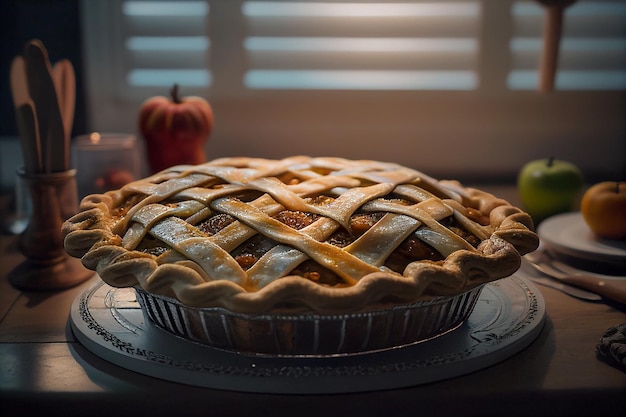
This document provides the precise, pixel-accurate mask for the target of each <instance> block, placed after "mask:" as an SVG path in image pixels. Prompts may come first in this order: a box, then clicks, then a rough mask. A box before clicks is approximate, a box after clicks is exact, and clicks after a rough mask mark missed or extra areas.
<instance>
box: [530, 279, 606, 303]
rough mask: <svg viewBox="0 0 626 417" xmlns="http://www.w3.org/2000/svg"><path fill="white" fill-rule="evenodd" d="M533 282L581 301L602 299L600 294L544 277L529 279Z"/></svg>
mask: <svg viewBox="0 0 626 417" xmlns="http://www.w3.org/2000/svg"><path fill="white" fill-rule="evenodd" d="M528 278H529V279H530V280H531V281H532V282H535V283H537V284H539V285H543V286H546V287H550V288H554V289H556V290H559V291H561V292H563V293H565V294H567V295H571V296H572V297H575V298H579V299H581V300H586V301H600V300H601V299H602V297H600V296H599V295H598V294H594V293H592V292H589V291H585V290H581V289H579V288H576V287H573V286H571V285H567V284H561V283H560V282H557V281H554V280H553V279H552V278H544V277H534V276H530V277H528Z"/></svg>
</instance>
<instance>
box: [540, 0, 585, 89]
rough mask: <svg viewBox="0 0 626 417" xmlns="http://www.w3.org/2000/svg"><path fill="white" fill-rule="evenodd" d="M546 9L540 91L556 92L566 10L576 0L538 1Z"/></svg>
mask: <svg viewBox="0 0 626 417" xmlns="http://www.w3.org/2000/svg"><path fill="white" fill-rule="evenodd" d="M538 1H539V3H541V4H542V5H543V6H544V7H545V9H546V15H545V18H544V22H543V50H542V52H541V61H540V64H539V91H541V92H542V93H545V92H549V91H553V90H554V80H555V78H556V69H557V65H558V61H559V47H560V44H561V32H562V28H563V14H564V12H565V9H566V8H567V7H569V6H570V5H572V4H573V3H575V1H576V0H538Z"/></svg>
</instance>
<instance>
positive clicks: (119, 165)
mask: <svg viewBox="0 0 626 417" xmlns="http://www.w3.org/2000/svg"><path fill="white" fill-rule="evenodd" d="M72 162H73V166H74V168H75V169H76V171H77V176H76V178H77V184H78V194H79V196H80V197H81V198H82V197H84V196H86V195H89V194H101V193H104V192H105V191H109V190H114V189H118V188H121V187H122V186H123V185H125V184H127V183H129V182H131V181H134V180H137V179H139V178H140V177H141V173H142V169H141V166H142V163H141V152H140V149H139V143H138V140H137V137H136V136H135V135H132V134H130V133H99V132H93V133H90V134H87V135H81V136H77V137H76V138H74V141H73V143H72Z"/></svg>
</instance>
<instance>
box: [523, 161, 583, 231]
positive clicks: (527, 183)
mask: <svg viewBox="0 0 626 417" xmlns="http://www.w3.org/2000/svg"><path fill="white" fill-rule="evenodd" d="M583 184H584V180H583V175H582V172H581V171H580V169H579V168H578V167H577V166H576V165H574V164H572V163H571V162H567V161H560V160H557V159H554V158H549V159H539V160H535V161H531V162H528V163H527V164H526V165H524V166H523V167H522V169H521V170H520V172H519V176H518V178H517V190H518V192H519V197H520V200H521V202H522V207H523V208H524V210H526V212H527V213H528V214H530V215H531V217H532V218H533V220H534V221H535V224H538V223H539V222H540V221H542V220H544V219H545V218H547V217H549V216H552V215H555V214H559V213H565V212H568V211H572V210H574V209H575V208H576V206H577V204H578V202H579V200H580V197H581V192H582V189H583Z"/></svg>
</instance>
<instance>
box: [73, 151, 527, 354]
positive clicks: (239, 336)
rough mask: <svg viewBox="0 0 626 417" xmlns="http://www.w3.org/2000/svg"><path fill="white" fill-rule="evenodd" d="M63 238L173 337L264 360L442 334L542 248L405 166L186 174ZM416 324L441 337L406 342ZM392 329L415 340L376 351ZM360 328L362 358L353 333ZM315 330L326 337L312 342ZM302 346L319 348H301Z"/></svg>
mask: <svg viewBox="0 0 626 417" xmlns="http://www.w3.org/2000/svg"><path fill="white" fill-rule="evenodd" d="M63 232H64V235H65V248H66V250H67V252H68V253H69V254H70V255H72V256H74V257H78V258H81V259H82V262H83V264H84V265H85V266H86V267H87V268H90V269H92V270H94V271H97V273H98V274H99V275H100V277H101V278H102V280H104V281H105V282H106V283H107V284H109V285H111V286H113V287H134V288H135V289H136V290H137V294H138V299H139V301H140V302H141V305H142V307H143V308H144V309H145V310H146V311H147V313H148V315H149V317H150V319H151V320H153V321H154V322H155V323H157V324H158V325H159V326H161V327H164V328H166V329H167V330H169V331H172V332H174V333H176V334H179V335H182V336H183V337H188V338H190V339H193V340H198V341H201V342H203V343H208V344H212V345H215V346H218V347H225V348H228V349H235V350H239V351H246V350H250V351H254V352H258V351H259V350H261V351H265V353H280V352H287V353H292V352H296V353H302V352H304V353H307V352H312V353H319V352H320V349H322V350H324V349H326V350H328V351H329V352H330V353H337V352H340V351H344V352H347V351H359V350H371V349H376V348H381V347H385V346H386V345H388V344H390V343H391V344H396V345H397V344H402V343H405V342H414V341H417V340H422V339H424V338H427V337H432V336H433V335H436V334H441V333H442V332H445V331H448V330H449V329H451V328H453V327H455V326H458V325H459V323H460V322H462V321H463V320H464V319H465V318H466V317H467V315H468V314H469V313H470V312H471V309H472V307H473V305H474V303H475V301H476V299H477V297H478V295H479V293H480V289H481V288H482V286H483V285H484V284H485V283H487V282H490V281H494V280H497V279H500V278H504V277H507V276H510V275H511V274H513V273H514V272H515V271H516V270H517V269H518V268H519V266H520V263H521V255H523V254H525V253H528V252H530V251H533V250H534V249H535V248H536V247H537V245H538V238H537V235H536V234H535V233H534V232H533V225H532V220H531V218H530V217H529V215H528V214H526V213H524V212H523V211H521V210H520V209H518V208H516V207H514V206H512V205H511V204H509V203H508V202H506V201H505V200H502V199H499V198H496V197H495V196H493V195H491V194H489V193H486V192H483V191H480V190H477V189H472V188H466V187H463V186H462V185H461V184H460V183H459V182H457V181H439V180H436V179H434V178H431V177H429V176H428V175H425V174H423V173H421V172H418V171H416V170H413V169H410V168H407V167H403V166H400V165H398V164H394V163H386V162H378V161H364V160H359V161H356V160H348V159H343V158H332V157H307V156H296V157H290V158H286V159H282V160H268V159H260V158H248V157H232V158H222V159H216V160H213V161H211V162H208V163H205V164H201V165H194V166H188V165H185V166H176V167H172V168H169V169H167V170H164V171H162V172H160V173H157V174H155V175H153V176H150V177H148V178H145V179H142V180H139V181H136V182H132V183H129V184H127V185H125V186H124V187H122V188H121V189H119V190H114V191H109V192H106V193H104V194H98V195H91V196H87V197H85V198H84V199H83V201H82V202H81V204H80V209H79V213H78V214H76V215H75V216H73V217H72V218H70V219H69V220H67V221H66V222H65V223H64V225H63ZM407 311H414V312H413V313H410V314H415V317H418V316H419V317H422V316H423V317H422V318H421V319H420V320H422V321H424V322H425V323H430V324H429V325H428V326H426V327H429V328H428V329H426V330H423V331H422V330H410V329H407V323H406V320H407V318H406V317H407V314H408V313H407ZM425 312H426V313H425ZM394 315H397V316H398V320H400V321H401V322H402V321H403V320H404V324H402V325H400V324H399V325H398V329H397V330H394V331H392V332H387V333H393V334H391V335H389V336H386V340H385V341H381V340H374V341H371V342H367V343H365V342H362V340H361V338H362V337H363V334H364V333H368V334H369V336H368V338H369V339H377V338H376V337H372V334H373V333H374V331H373V328H372V326H373V325H374V326H375V324H373V321H372V320H373V319H372V317H377V318H378V319H380V320H382V322H381V323H384V324H381V326H383V327H384V328H386V329H389V328H394V327H393V326H395V324H393V320H391V319H390V317H392V316H394ZM379 316H380V317H379ZM225 317H229V318H228V320H231V319H232V323H231V324H229V325H227V324H226V322H227V320H226V319H225ZM364 317H365V318H364ZM352 319H354V320H357V322H358V323H359V324H358V325H355V326H353V327H354V329H360V330H354V329H353V331H352V332H353V333H357V334H356V335H355V336H354V337H357V338H360V339H359V341H358V342H353V341H351V339H350V338H351V337H352V336H353V335H352V334H349V333H346V332H347V331H348V330H347V328H348V327H350V326H351V325H346V322H345V320H352ZM277 320H278V321H277ZM280 320H283V321H280ZM285 320H287V321H288V322H289V325H287V324H284V323H286V322H285ZM289 320H291V321H289ZM310 320H314V323H316V324H314V325H313V327H316V326H317V327H316V329H317V330H303V329H304V328H306V329H309V328H310V327H311V326H309V325H310V324H311V322H310ZM413 320H414V321H415V320H417V319H416V318H414V319H413ZM374 321H375V320H374ZM438 321H441V323H439V322H438ZM279 322H280V323H282V324H280V325H279V324H278V323H279ZM304 322H305V323H307V324H306V325H299V324H298V323H304ZM321 322H324V323H326V322H328V323H326V324H328V326H333V327H332V328H333V329H335V328H336V327H337V326H339V330H336V331H337V332H339V333H333V332H335V330H330V328H327V329H324V328H322V327H319V326H321V325H320V323H321ZM242 323H244V324H242ZM294 323H296V324H294ZM229 326H230V327H229ZM298 326H300V327H298ZM307 326H308V327H307ZM341 326H343V327H341ZM390 326H391V327H390ZM420 326H421V327H420V328H422V327H424V323H422V324H421V325H420ZM225 327H227V328H225ZM408 327H414V326H408ZM431 327H432V328H431ZM287 328H288V329H289V330H286V329H287ZM364 328H367V329H366V330H363V329H364ZM242 329H243V330H242ZM341 329H343V330H341ZM298 331H299V332H300V333H302V332H305V331H306V332H309V333H310V334H307V335H306V337H304V336H303V337H302V338H305V339H306V338H309V339H311V338H315V339H316V340H314V341H308V342H307V343H309V342H310V343H309V345H310V344H313V345H314V346H313V347H311V346H309V347H307V348H297V347H294V346H295V344H297V343H299V342H297V341H296V340H295V339H296V338H297V337H295V336H294V332H296V333H297V332H298ZM311 332H313V333H311ZM324 332H330V333H328V334H331V335H335V336H328V335H327V336H323V334H324ZM408 333H410V335H409V336H406V334H408ZM259 334H260V335H259ZM312 334H314V335H315V337H313V336H312ZM220 335H221V336H220ZM255 335H258V336H255ZM255 337H256V338H257V339H258V338H262V337H265V338H269V339H271V341H270V342H260V341H259V340H257V339H255ZM324 337H326V338H327V339H332V340H333V342H332V347H328V345H327V344H325V343H323V338H324ZM216 340H219V342H216ZM337 340H342V343H343V346H337V345H336V342H337ZM267 343H270V344H272V346H271V347H267V348H264V347H263V346H265V344H267ZM350 343H353V344H355V345H358V346H357V347H348V346H347V344H350ZM244 345H245V346H244Z"/></svg>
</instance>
